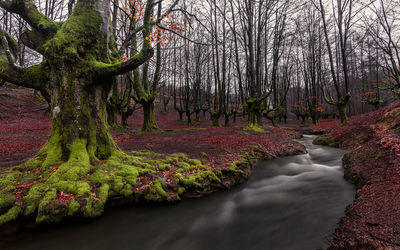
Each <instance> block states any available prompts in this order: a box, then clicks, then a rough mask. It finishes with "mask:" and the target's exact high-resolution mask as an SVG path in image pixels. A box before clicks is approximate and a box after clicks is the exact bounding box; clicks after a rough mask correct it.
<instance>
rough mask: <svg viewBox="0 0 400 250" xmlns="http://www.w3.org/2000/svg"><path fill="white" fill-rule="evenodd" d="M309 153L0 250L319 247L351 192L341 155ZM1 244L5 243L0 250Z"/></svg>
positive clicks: (17, 240)
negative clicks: (223, 184)
mask: <svg viewBox="0 0 400 250" xmlns="http://www.w3.org/2000/svg"><path fill="white" fill-rule="evenodd" d="M314 138H315V137H313V136H305V137H304V138H303V139H301V140H299V142H301V143H303V144H304V145H305V146H306V147H307V150H308V152H309V154H307V155H298V156H289V157H284V158H279V159H275V160H270V161H265V162H261V163H259V164H258V165H257V166H256V167H255V168H254V170H253V173H252V176H251V178H250V179H249V180H248V181H247V182H246V183H245V184H243V185H240V186H238V187H235V188H233V189H232V190H230V191H228V192H218V193H216V194H213V195H209V196H206V197H203V198H200V199H194V200H184V201H182V202H179V203H176V204H173V205H166V206H152V207H149V206H140V207H120V208H112V209H110V211H107V212H106V213H105V215H104V216H102V217H100V218H97V219H96V220H93V221H85V222H82V223H72V224H69V225H62V226H59V227H56V228H50V229H49V228H47V229H36V230H33V231H28V232H21V233H18V234H17V235H13V236H11V237H7V239H0V249H13V250H14V249H24V250H25V249H37V250H46V249H54V250H63V249H66V250H67V249H68V250H71V249H82V250H83V249H85V250H91V249H93V250H102V249H110V250H111V249H118V250H119V249H137V250H156V249H157V250H158V249H160V250H197V249H204V250H212V249H218V250H222V249H229V250H236V249H238V250H251V249H257V250H258V249H260V250H264V249H299V250H304V249H320V248H326V247H327V246H328V245H329V237H330V235H331V234H332V232H333V231H334V229H335V227H336V226H337V223H338V222H339V219H340V217H342V216H343V215H344V210H345V207H346V205H348V204H350V203H351V202H352V200H353V198H354V194H355V189H354V187H353V186H352V185H350V184H349V183H347V182H346V181H345V180H344V179H343V170H342V167H341V166H342V165H341V159H342V157H343V154H344V153H345V151H343V150H340V149H335V148H330V147H324V146H316V145H313V144H312V140H313V139H314ZM1 244H5V245H4V247H1Z"/></svg>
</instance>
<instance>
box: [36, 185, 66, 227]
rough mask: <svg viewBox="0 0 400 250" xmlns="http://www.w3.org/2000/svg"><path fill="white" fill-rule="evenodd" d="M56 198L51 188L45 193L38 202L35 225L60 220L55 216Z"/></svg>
mask: <svg viewBox="0 0 400 250" xmlns="http://www.w3.org/2000/svg"><path fill="white" fill-rule="evenodd" d="M56 196H57V190H56V189H55V188H51V189H50V190H49V191H47V192H46V194H45V195H44V197H43V199H42V200H41V201H40V203H39V206H38V215H37V217H36V223H42V222H56V221H59V220H60V218H58V216H57V211H56V205H55V198H56Z"/></svg>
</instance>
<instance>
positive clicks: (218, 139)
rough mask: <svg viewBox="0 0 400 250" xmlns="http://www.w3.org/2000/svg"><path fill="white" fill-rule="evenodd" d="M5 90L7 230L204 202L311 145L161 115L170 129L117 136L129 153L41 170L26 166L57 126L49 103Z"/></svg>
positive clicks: (0, 134) (2, 214)
mask: <svg viewBox="0 0 400 250" xmlns="http://www.w3.org/2000/svg"><path fill="white" fill-rule="evenodd" d="M1 91H2V92H0V101H1V102H0V103H2V105H1V106H0V113H1V114H2V116H3V117H2V119H1V120H0V159H1V160H0V166H2V168H1V169H0V225H4V226H3V228H5V227H8V226H9V225H10V223H13V224H14V225H23V224H26V223H28V224H43V223H57V222H60V221H62V220H63V219H65V218H75V217H96V216H99V215H101V214H102V213H103V211H104V207H105V206H109V205H116V204H121V203H127V202H151V203H159V202H174V201H178V200H180V199H182V198H191V197H199V196H203V195H205V194H209V193H212V192H215V191H218V190H224V189H229V188H230V187H232V186H234V185H237V184H240V183H242V182H243V181H245V180H246V179H248V177H249V175H250V173H251V166H252V164H254V162H256V161H257V160H260V159H272V158H275V157H279V156H286V155H293V154H301V153H305V148H304V146H303V145H301V144H299V143H297V142H294V141H293V140H292V138H298V137H299V136H300V134H299V133H297V132H293V131H287V130H283V129H276V128H272V127H269V126H268V127H267V126H266V127H265V128H264V129H265V131H264V132H256V131H252V130H246V129H244V125H243V122H241V123H239V124H237V125H236V126H234V127H227V128H210V127H209V125H210V124H211V122H210V121H209V119H206V118H205V117H202V119H201V120H200V121H199V122H198V123H197V125H196V126H188V125H184V124H183V122H182V121H176V120H174V118H171V115H169V114H162V113H161V111H160V110H159V111H158V113H157V117H158V122H159V125H160V127H161V128H162V129H164V132H160V133H152V134H140V133H136V132H135V131H133V130H131V129H115V130H113V131H112V135H113V138H114V140H115V141H116V143H117V145H118V146H119V147H120V148H121V149H122V150H124V151H125V152H127V153H123V152H122V151H116V152H115V153H114V154H113V156H112V157H111V158H110V159H108V160H107V161H101V162H99V163H97V164H95V165H89V164H87V165H82V164H81V163H80V162H75V163H73V164H72V163H71V162H59V163H57V164H55V165H50V166H41V165H38V164H36V163H35V159H33V160H29V161H28V162H25V161H26V160H27V159H29V158H30V157H32V156H34V155H35V154H36V153H37V152H38V151H39V149H40V148H41V147H42V146H43V145H44V144H45V142H46V140H47V138H48V136H49V134H50V124H51V121H50V119H49V118H48V117H47V116H45V115H44V111H45V110H46V106H47V104H46V103H43V102H40V100H38V99H37V97H34V96H32V94H33V93H31V92H30V91H28V90H25V89H18V88H17V89H16V88H12V87H7V88H2V89H1ZM15 110H17V111H18V112H15ZM140 115H141V114H140V112H136V114H135V116H133V117H131V119H130V120H129V123H130V124H131V127H132V128H135V127H137V123H138V116H139V117H140ZM175 116H176V115H175V114H173V115H172V117H175ZM135 118H136V119H135ZM139 122H140V121H139ZM15 155H17V156H15ZM22 162H25V163H22ZM20 163H22V164H21V165H19V166H17V167H9V166H13V165H17V164H20Z"/></svg>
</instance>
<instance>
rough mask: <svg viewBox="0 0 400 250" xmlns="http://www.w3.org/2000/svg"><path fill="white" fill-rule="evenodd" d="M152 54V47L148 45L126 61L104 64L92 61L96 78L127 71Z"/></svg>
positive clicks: (143, 61)
mask: <svg viewBox="0 0 400 250" xmlns="http://www.w3.org/2000/svg"><path fill="white" fill-rule="evenodd" d="M153 55H154V49H153V48H151V47H149V48H148V50H142V51H141V52H140V53H138V54H136V55H135V56H134V57H132V58H131V59H129V60H128V61H126V62H119V63H114V64H106V63H102V62H95V63H94V66H93V67H94V70H95V72H96V73H97V77H98V78H100V79H101V78H104V77H113V76H118V75H122V74H125V73H128V72H130V71H132V70H134V69H136V68H138V67H139V66H140V65H142V64H144V63H145V62H146V61H147V60H149V59H150V58H151V57H153Z"/></svg>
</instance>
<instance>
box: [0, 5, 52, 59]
mask: <svg viewBox="0 0 400 250" xmlns="http://www.w3.org/2000/svg"><path fill="white" fill-rule="evenodd" d="M0 7H1V8H3V9H5V10H6V11H8V12H11V13H15V14H18V15H20V16H21V17H22V18H23V19H24V20H25V21H26V22H27V23H28V24H29V25H30V26H31V27H32V30H31V31H27V32H26V35H25V36H23V38H24V39H22V41H23V42H24V43H25V44H26V45H27V46H28V47H30V48H32V49H34V50H37V51H38V50H40V49H39V48H40V47H41V45H42V44H44V42H45V41H47V40H49V39H51V38H52V37H53V36H54V35H55V34H56V32H57V30H58V29H59V26H58V25H57V23H56V22H54V21H53V20H51V19H50V18H48V17H47V16H45V15H43V14H42V13H40V12H39V11H38V9H37V8H36V6H35V4H34V3H33V1H32V0H2V1H0ZM39 41H40V43H39ZM38 52H40V51H38Z"/></svg>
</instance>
